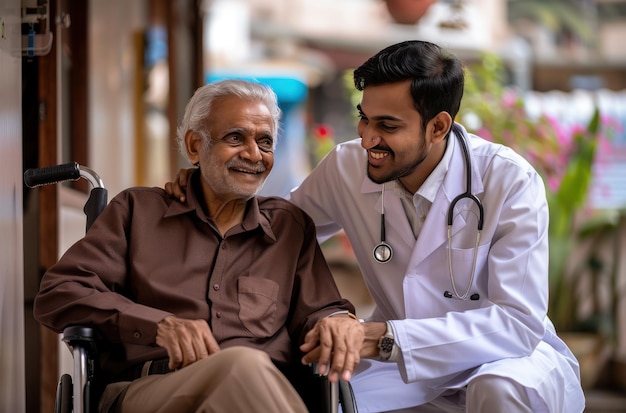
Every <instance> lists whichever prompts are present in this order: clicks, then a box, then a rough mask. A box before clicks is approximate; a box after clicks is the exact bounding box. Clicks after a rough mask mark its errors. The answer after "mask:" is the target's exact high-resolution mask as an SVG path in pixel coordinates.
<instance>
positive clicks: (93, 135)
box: [88, 0, 165, 198]
mask: <svg viewBox="0 0 626 413" xmlns="http://www.w3.org/2000/svg"><path fill="white" fill-rule="evenodd" d="M146 16H147V11H146V2H145V1H127V0H107V1H101V0H91V1H90V2H89V33H88V36H89V40H88V42H89V80H88V81H89V97H88V99H89V128H90V130H89V138H90V141H89V159H90V164H91V165H90V167H91V168H93V169H94V170H95V171H96V172H97V173H98V174H99V175H100V177H101V178H102V180H103V181H104V184H105V185H106V187H107V188H108V190H109V198H111V197H112V196H113V195H116V194H117V193H118V192H120V191H121V190H122V189H124V188H127V187H129V186H134V185H136V177H135V159H136V157H135V134H134V133H135V122H136V119H135V109H134V107H133V105H134V101H133V93H134V92H135V89H136V84H135V76H136V66H135V64H136V49H135V44H134V37H133V36H134V34H135V33H137V32H139V31H142V30H144V29H145V27H146V24H145V19H146ZM164 182H165V181H164ZM164 182H163V183H164Z"/></svg>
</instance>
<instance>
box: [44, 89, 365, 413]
mask: <svg viewBox="0 0 626 413" xmlns="http://www.w3.org/2000/svg"><path fill="white" fill-rule="evenodd" d="M279 116H280V110H279V109H278V106H277V103H276V96H275V94H274V93H273V92H272V91H271V90H270V89H269V88H267V87H264V86H261V85H259V84H255V83H250V82H244V81H234V80H228V81H223V82H219V83H216V84H210V85H206V86H203V87H201V88H200V89H198V90H197V91H196V93H195V94H194V96H193V97H192V99H191V100H190V102H189V103H188V105H187V108H186V112H185V116H184V119H183V122H182V125H181V126H180V127H179V130H178V140H179V143H180V146H181V150H182V152H183V153H184V154H185V155H186V156H187V158H188V160H189V161H190V162H191V163H193V164H195V165H197V166H198V167H199V168H198V169H197V171H196V173H194V174H193V175H191V176H190V178H189V181H188V184H187V191H186V198H187V201H188V202H187V203H186V204H185V205H183V204H181V203H179V202H176V201H174V200H173V199H171V198H170V197H169V196H168V195H167V194H166V193H165V192H164V191H163V190H161V189H158V188H131V189H128V190H125V191H123V192H122V193H120V194H119V195H117V196H116V197H115V198H114V199H113V200H112V201H111V202H110V204H109V205H108V206H107V208H106V209H105V210H104V212H103V213H102V214H101V215H100V217H99V218H98V219H97V220H96V222H95V223H94V224H93V226H92V227H91V229H90V230H89V231H88V233H87V234H86V236H85V237H84V238H83V239H82V240H80V241H78V242H77V243H76V244H75V245H73V246H72V247H71V248H70V249H69V250H68V251H67V252H66V253H65V254H64V256H63V257H62V258H61V259H60V261H59V262H58V263H57V264H56V265H55V266H53V267H52V268H50V269H49V271H48V272H47V273H46V274H45V276H44V278H43V280H42V283H41V290H40V292H39V294H38V296H37V298H36V301H35V317H36V318H37V320H39V321H40V322H41V323H43V324H44V325H46V326H48V327H50V328H51V329H53V330H55V331H62V330H63V329H64V328H65V327H67V326H69V325H75V324H88V325H93V326H95V327H96V328H97V329H98V330H99V331H100V333H102V335H103V336H104V337H105V338H106V340H107V341H108V342H109V343H111V345H110V346H108V347H107V348H106V349H105V350H104V351H103V352H102V355H101V356H102V357H101V362H102V368H103V374H104V375H105V376H106V377H107V379H109V382H110V383H111V382H112V383H111V384H109V385H108V386H107V387H106V389H105V391H104V394H103V396H102V398H101V400H100V403H99V411H120V412H133V413H140V412H150V413H152V412H173V411H175V412H209V411H211V412H216V411H223V412H255V411H256V412H279V411H280V412H306V411H307V408H306V407H305V404H304V403H303V400H302V399H301V398H300V397H299V395H298V393H297V392H296V390H295V389H294V387H293V386H292V384H290V381H289V380H287V378H286V376H287V377H289V378H292V379H294V380H296V378H297V376H298V372H299V371H298V370H299V369H301V368H302V366H301V364H300V363H299V359H300V357H301V354H298V346H299V345H300V344H302V343H303V342H304V337H305V335H306V334H307V333H308V334H309V336H308V337H309V339H307V342H308V341H310V338H311V337H316V338H317V339H318V340H317V343H318V344H316V345H314V346H313V347H317V350H314V351H315V352H316V354H318V355H319V357H318V359H319V361H320V363H321V364H322V365H323V366H325V365H326V364H330V362H331V361H332V366H333V367H332V369H333V370H331V371H330V374H331V377H332V379H333V380H336V379H337V378H338V376H339V375H340V374H341V375H342V377H343V378H345V379H349V378H350V376H351V374H352V371H353V369H354V367H355V365H356V364H357V363H358V362H359V349H360V346H361V342H362V341H363V327H362V326H361V325H360V324H359V322H358V321H356V319H355V318H356V317H354V316H353V314H352V313H353V312H354V308H353V307H352V305H351V304H350V303H349V302H347V301H346V300H344V299H342V298H341V296H340V294H339V292H338V290H337V288H336V286H335V284H334V281H333V279H332V276H331V273H330V271H329V269H328V266H327V265H326V263H325V261H324V258H323V256H322V254H321V252H320V249H319V245H318V244H317V241H316V233H315V226H314V224H313V222H312V221H311V219H310V218H309V217H308V216H307V215H306V214H305V213H304V212H302V211H301V210H300V209H299V208H297V207H295V206H294V205H292V204H290V203H289V202H287V201H285V200H282V199H279V198H263V197H256V196H255V193H256V192H257V191H258V190H259V188H260V187H261V186H262V185H263V183H264V181H265V179H266V178H267V176H268V174H269V173H270V171H271V169H272V166H273V151H274V147H275V143H276V134H277V128H278V119H279ZM310 347H311V346H308V347H307V351H310V350H311V348H310ZM335 349H340V350H341V351H334V350H335ZM322 370H325V369H322ZM151 373H157V374H151ZM296 381H297V380H296Z"/></svg>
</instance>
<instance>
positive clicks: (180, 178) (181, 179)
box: [165, 168, 197, 202]
mask: <svg viewBox="0 0 626 413" xmlns="http://www.w3.org/2000/svg"><path fill="white" fill-rule="evenodd" d="M196 169H197V168H187V169H181V170H179V171H178V173H177V174H176V177H175V178H174V181H173V182H166V183H165V192H167V194H168V195H169V196H171V197H172V198H176V199H178V200H179V201H180V202H185V189H186V188H187V182H188V181H189V177H190V176H191V174H192V173H193V171H195V170H196Z"/></svg>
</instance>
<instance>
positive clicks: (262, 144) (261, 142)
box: [257, 139, 274, 152]
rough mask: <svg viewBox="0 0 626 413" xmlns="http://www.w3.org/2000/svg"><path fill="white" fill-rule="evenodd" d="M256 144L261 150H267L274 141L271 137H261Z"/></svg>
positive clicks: (269, 149) (272, 145) (270, 148)
mask: <svg viewBox="0 0 626 413" xmlns="http://www.w3.org/2000/svg"><path fill="white" fill-rule="evenodd" d="M257 145H258V146H259V149H261V150H262V151H264V152H268V151H271V150H272V148H273V147H274V142H273V141H272V140H271V139H261V140H259V141H258V142H257Z"/></svg>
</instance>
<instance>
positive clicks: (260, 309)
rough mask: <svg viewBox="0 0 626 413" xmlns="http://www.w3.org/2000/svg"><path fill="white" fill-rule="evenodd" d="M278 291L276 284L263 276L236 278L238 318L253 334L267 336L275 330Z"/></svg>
mask: <svg viewBox="0 0 626 413" xmlns="http://www.w3.org/2000/svg"><path fill="white" fill-rule="evenodd" d="M278 291H279V286H278V284H277V283H276V282H274V281H272V280H268V279H265V278H254V277H241V278H239V279H238V280H237V300H238V301H239V320H241V323H242V324H243V326H244V327H245V328H246V329H247V330H248V331H249V332H250V333H252V334H253V335H254V336H257V337H269V336H272V335H273V334H274V333H275V332H276V329H277V327H276V317H277V302H278Z"/></svg>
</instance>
